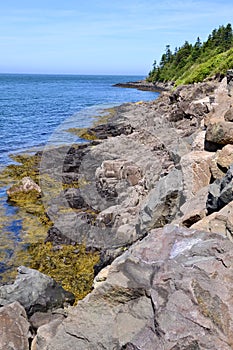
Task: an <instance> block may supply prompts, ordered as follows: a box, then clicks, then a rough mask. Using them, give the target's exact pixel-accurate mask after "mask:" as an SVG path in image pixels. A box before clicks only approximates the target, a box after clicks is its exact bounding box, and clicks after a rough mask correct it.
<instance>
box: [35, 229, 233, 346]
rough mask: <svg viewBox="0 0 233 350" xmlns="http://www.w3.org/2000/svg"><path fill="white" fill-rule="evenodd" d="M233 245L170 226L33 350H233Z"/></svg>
mask: <svg viewBox="0 0 233 350" xmlns="http://www.w3.org/2000/svg"><path fill="white" fill-rule="evenodd" d="M232 244H233V243H231V242H230V241H229V240H227V239H224V237H222V236H221V235H218V234H213V233H206V232H203V231H195V230H193V229H185V228H179V227H176V226H165V227H164V228H163V229H157V230H153V231H152V232H151V233H150V234H149V235H148V236H147V237H146V238H144V239H143V240H142V241H140V242H138V243H137V244H135V245H134V246H133V247H132V248H130V249H129V251H127V252H126V253H125V254H123V255H122V256H121V257H119V258H117V259H116V260H115V261H114V262H113V264H112V265H111V267H110V268H109V269H108V273H107V274H106V275H105V276H104V281H102V282H101V283H99V284H98V285H97V286H96V289H95V290H94V291H93V292H92V293H91V294H90V295H89V296H88V297H86V298H85V299H84V300H82V301H81V302H79V304H78V305H77V307H75V308H73V309H72V311H70V312H68V317H67V318H66V319H65V320H64V321H63V322H62V323H59V324H56V325H55V324H54V322H52V323H50V324H48V325H45V326H42V327H40V328H39V329H38V333H37V336H36V338H35V340H34V343H33V346H34V347H33V350H45V349H46V350H52V349H56V350H66V349H67V350H68V349H79V350H82V349H83V350H86V349H97V350H98V349H104V348H105V349H108V350H111V349H112V350H113V349H122V350H123V349H143V350H149V349H151V350H152V349H153V350H154V349H181V348H186V349H191V348H195V349H199V348H200V349H201V348H203V349H204V348H206V349H208V348H209V349H216V350H217V349H223V350H230V349H231V348H232V346H231V344H232V340H233V339H232V338H233V337H232V330H233V329H232V324H233V322H232V315H233V306H232V303H231V289H232V287H233V280H232V269H233V265H232V261H233V253H232V251H233V246H232Z"/></svg>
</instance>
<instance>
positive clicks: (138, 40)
mask: <svg viewBox="0 0 233 350" xmlns="http://www.w3.org/2000/svg"><path fill="white" fill-rule="evenodd" d="M232 15H233V1H232V0H223V1H221V0H203V1H201V0H187V1H185V0H182V1H180V0H113V1H111V0H96V1H94V0H62V1H61V0H38V1H33V0H7V1H4V0H1V3H0V52H1V57H0V73H45V74H50V73H51V74H116V75H143V76H146V75H147V74H148V72H149V70H150V69H151V68H152V64H153V62H154V60H156V61H157V62H159V60H160V58H161V55H162V54H163V53H164V51H165V47H166V45H170V47H171V49H172V51H173V50H174V49H175V47H179V46H181V45H182V44H183V43H184V41H185V40H187V41H189V42H190V43H195V41H196V38H197V36H199V37H200V38H201V40H202V41H205V40H206V39H207V37H208V35H209V34H210V33H211V32H212V30H213V29H214V28H218V27H219V26H220V25H226V24H227V23H231V19H232Z"/></svg>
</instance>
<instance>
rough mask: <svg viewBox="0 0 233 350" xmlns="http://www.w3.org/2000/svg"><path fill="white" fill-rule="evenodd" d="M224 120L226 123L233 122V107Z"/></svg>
mask: <svg viewBox="0 0 233 350" xmlns="http://www.w3.org/2000/svg"><path fill="white" fill-rule="evenodd" d="M224 119H225V121H226V122H233V108H232V106H231V107H230V108H229V109H228V111H226V113H225V114H224Z"/></svg>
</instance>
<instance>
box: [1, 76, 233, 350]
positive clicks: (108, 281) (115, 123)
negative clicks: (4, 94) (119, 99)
mask: <svg viewBox="0 0 233 350" xmlns="http://www.w3.org/2000/svg"><path fill="white" fill-rule="evenodd" d="M232 81H233V80H232V76H231V74H230V72H229V73H228V76H227V77H224V78H223V79H222V80H221V81H219V80H218V81H217V80H214V79H213V80H210V81H208V82H203V83H197V84H194V85H187V86H181V87H178V88H177V89H176V90H168V91H165V90H164V89H163V90H164V91H163V92H161V94H160V96H159V98H158V99H156V100H155V101H150V102H139V103H128V104H124V105H122V106H120V107H117V108H115V109H114V112H113V113H111V116H110V117H109V118H108V120H107V121H106V122H105V123H103V124H99V125H96V126H93V127H92V128H88V129H85V132H84V131H83V135H85V137H84V136H83V137H84V138H85V139H86V140H87V142H85V143H83V144H82V145H71V146H64V147H58V148H54V149H50V148H48V149H45V150H44V151H43V152H42V153H41V154H37V156H38V157H40V162H39V163H40V168H39V175H38V176H35V178H34V180H35V181H34V180H32V179H31V180H29V179H28V178H27V179H26V180H25V178H24V179H21V182H19V183H18V184H16V185H14V187H13V188H11V189H9V190H8V195H9V198H10V199H11V200H15V193H19V192H20V193H23V198H24V199H25V196H27V195H28V194H29V193H32V192H33V194H34V197H38V196H39V197H40V198H41V200H42V201H43V207H44V209H45V212H46V215H47V216H48V218H49V219H50V220H51V222H52V225H51V226H50V228H49V230H48V234H47V238H46V242H50V244H51V245H52V247H53V248H52V249H53V250H59V249H61V245H62V244H65V245H71V246H72V245H73V247H75V250H77V248H76V246H75V245H76V244H80V243H82V244H85V247H86V250H87V251H90V252H98V254H99V256H100V259H99V260H98V262H97V263H95V265H94V267H93V269H94V272H95V279H94V281H93V289H92V291H91V292H90V293H89V294H88V295H87V296H86V297H85V298H84V299H82V300H80V301H78V303H77V305H76V306H72V305H73V303H74V295H73V294H72V293H71V292H67V291H65V290H64V289H63V288H62V287H61V286H60V285H59V283H57V282H55V281H54V280H53V279H52V278H50V277H48V276H46V275H44V274H42V273H40V272H38V271H36V270H34V269H30V268H27V267H24V266H21V267H20V268H19V270H18V277H17V279H16V280H15V282H14V283H13V284H7V285H3V286H0V305H1V307H0V313H1V324H0V335H1V336H0V349H2V350H3V349H4V350H5V349H8V348H9V346H8V345H9V344H10V348H9V349H15V350H16V349H17V350H21V349H22V350H27V349H31V350H54V349H56V350H68V349H79V350H87V349H90V350H92V349H93V350H94V349H97V350H98V349H108V350H111V349H112V350H116V349H119V350H160V349H161V350H178V349H180V350H181V349H200V350H201V349H216V350H219V349H222V350H230V349H232V348H233V337H232V334H233V332H232V331H233V309H232V308H233V306H232V302H231V300H232V288H233V278H232V269H233V263H232V261H233V243H232V236H233V219H232V218H233V216H232V215H233V214H232V213H233V212H232V210H233V191H232V188H233V123H232V121H233V108H232V105H233V97H232V94H233V90H232ZM132 87H133V86H132ZM134 87H135V86H134ZM78 132H79V133H80V130H79V131H78ZM38 179H39V180H38ZM17 186H18V187H17ZM34 197H33V198H34ZM72 254H78V252H76V253H72ZM73 256H74V255H73ZM64 259H65V257H64ZM80 283H81V282H80ZM13 325H14V326H13Z"/></svg>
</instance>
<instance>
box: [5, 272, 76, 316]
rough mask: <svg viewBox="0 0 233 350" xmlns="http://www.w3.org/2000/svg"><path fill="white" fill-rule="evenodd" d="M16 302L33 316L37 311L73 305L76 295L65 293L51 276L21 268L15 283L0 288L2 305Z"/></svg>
mask: <svg viewBox="0 0 233 350" xmlns="http://www.w3.org/2000/svg"><path fill="white" fill-rule="evenodd" d="M14 301H18V302H19V303H20V304H21V305H22V306H23V307H24V308H25V310H26V312H27V314H28V315H29V316H31V315H32V314H33V313H34V312H36V311H42V312H45V311H47V310H50V309H54V308H59V307H62V306H63V305H64V304H66V303H68V304H73V303H74V295H73V294H72V293H70V292H67V291H65V290H64V289H63V288H62V287H61V286H60V285H59V284H58V283H56V282H55V281H54V280H53V279H52V278H50V277H49V276H46V275H44V274H43V273H41V272H39V271H37V270H34V269H30V268H27V267H24V266H20V267H19V268H18V276H17V278H16V280H15V282H14V283H13V284H6V285H3V286H1V287H0V305H7V304H10V303H13V302H14Z"/></svg>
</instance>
